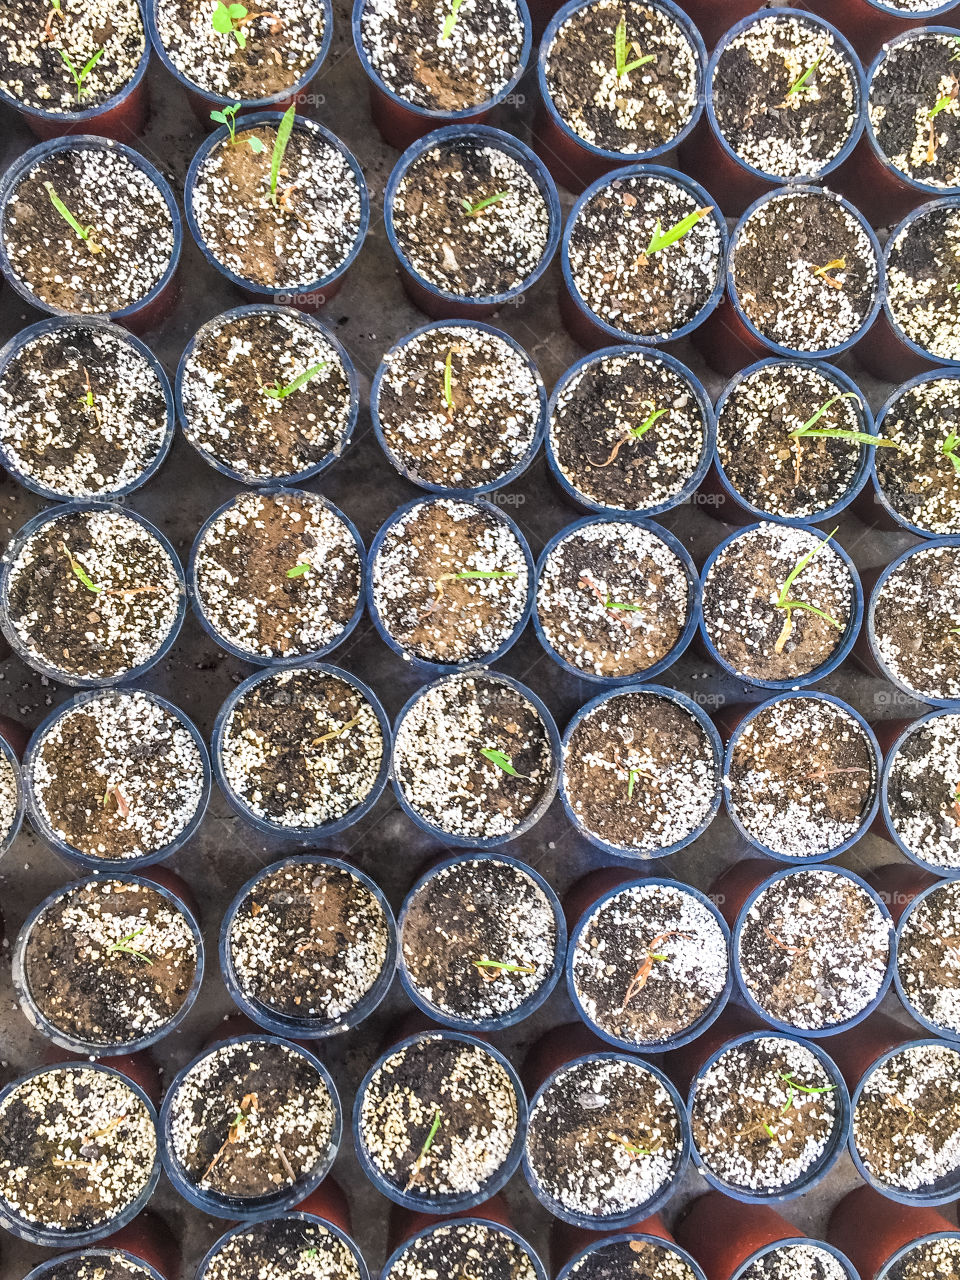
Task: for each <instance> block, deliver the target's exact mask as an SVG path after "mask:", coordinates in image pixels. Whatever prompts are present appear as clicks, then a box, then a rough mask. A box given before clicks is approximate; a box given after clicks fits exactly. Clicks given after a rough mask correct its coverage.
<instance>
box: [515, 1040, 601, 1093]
mask: <svg viewBox="0 0 960 1280" xmlns="http://www.w3.org/2000/svg"><path fill="white" fill-rule="evenodd" d="M610 1052H611V1047H610V1045H609V1044H607V1043H606V1041H604V1040H601V1039H600V1037H599V1036H595V1035H594V1034H593V1032H592V1031H589V1030H588V1029H587V1028H586V1027H585V1026H584V1025H583V1023H582V1022H568V1023H565V1024H564V1025H563V1026H561V1027H554V1028H553V1029H552V1030H550V1031H546V1032H544V1034H543V1035H542V1036H541V1037H540V1039H539V1040H537V1041H536V1042H535V1043H534V1044H532V1045H531V1046H530V1049H529V1051H528V1052H527V1056H526V1058H525V1059H524V1062H523V1066H522V1068H521V1070H520V1079H521V1080H522V1081H523V1087H524V1089H525V1090H526V1091H527V1097H528V1098H532V1097H533V1095H534V1094H535V1093H536V1091H537V1090H538V1089H539V1088H540V1086H541V1085H542V1084H543V1082H544V1080H546V1078H547V1077H548V1076H551V1075H553V1073H554V1071H556V1070H558V1069H559V1068H560V1067H562V1066H563V1064H564V1063H565V1062H572V1061H573V1059H574V1058H582V1057H584V1056H585V1055H586V1054H588V1053H610Z"/></svg>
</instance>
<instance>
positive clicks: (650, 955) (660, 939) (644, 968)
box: [620, 929, 693, 1013]
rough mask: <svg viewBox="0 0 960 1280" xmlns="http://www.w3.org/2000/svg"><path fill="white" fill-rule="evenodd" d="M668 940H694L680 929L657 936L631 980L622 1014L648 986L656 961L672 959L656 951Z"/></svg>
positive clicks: (689, 934) (624, 999) (690, 934)
mask: <svg viewBox="0 0 960 1280" xmlns="http://www.w3.org/2000/svg"><path fill="white" fill-rule="evenodd" d="M668 938H686V939H687V941H688V942H690V941H692V939H693V934H692V933H682V932H681V931H680V930H679V929H667V931H666V932H665V933H658V934H657V936H656V937H655V938H654V939H653V941H652V942H651V943H650V945H649V947H647V954H646V955H645V956H644V959H643V964H641V966H640V968H639V969H638V970H637V972H636V973H635V974H634V975H633V977H632V978H631V979H630V985H629V986H628V987H627V994H626V995H625V996H624V997H623V1004H622V1005H621V1006H620V1012H621V1013H623V1012H624V1011H625V1010H626V1008H627V1005H628V1004H629V1003H630V1001H631V1000H633V999H634V997H635V996H637V995H639V993H640V992H641V991H642V990H643V988H644V987H645V986H646V985H647V980H648V979H649V977H650V975H651V973H653V966H654V964H655V963H656V961H658V960H669V959H670V957H669V956H668V955H667V954H666V952H664V951H657V949H656V948H657V947H659V946H660V945H661V944H662V943H664V942H666V940H667V939H668Z"/></svg>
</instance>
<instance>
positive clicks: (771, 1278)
mask: <svg viewBox="0 0 960 1280" xmlns="http://www.w3.org/2000/svg"><path fill="white" fill-rule="evenodd" d="M737 1280H856V1276H855V1273H854V1271H853V1270H852V1268H851V1269H849V1270H848V1268H847V1267H845V1266H844V1264H843V1263H842V1262H841V1261H840V1259H839V1258H837V1257H835V1256H834V1255H833V1254H832V1253H828V1252H827V1250H826V1249H824V1248H823V1247H822V1246H821V1245H819V1244H815V1243H814V1242H813V1241H811V1242H810V1244H787V1245H780V1246H778V1247H777V1248H775V1249H771V1250H770V1252H769V1253H766V1254H764V1256H763V1257H762V1258H758V1259H757V1260H756V1262H752V1263H751V1264H750V1266H749V1267H747V1268H746V1270H745V1271H743V1272H742V1273H741V1275H740V1276H738V1277H737Z"/></svg>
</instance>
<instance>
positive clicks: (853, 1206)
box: [826, 1186, 960, 1280]
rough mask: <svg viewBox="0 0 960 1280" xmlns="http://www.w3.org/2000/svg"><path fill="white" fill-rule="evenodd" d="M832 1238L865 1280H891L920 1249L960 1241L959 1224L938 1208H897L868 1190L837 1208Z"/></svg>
mask: <svg viewBox="0 0 960 1280" xmlns="http://www.w3.org/2000/svg"><path fill="white" fill-rule="evenodd" d="M826 1236H827V1239H828V1240H829V1241H830V1243H831V1244H832V1245H836V1247H837V1248H838V1249H842V1250H843V1252H844V1253H845V1254H846V1255H847V1257H848V1258H849V1259H850V1261H851V1262H852V1263H853V1265H854V1266H855V1267H856V1269H857V1271H858V1272H859V1273H860V1276H861V1280H874V1277H876V1278H877V1280H891V1277H892V1276H894V1275H896V1274H897V1263H898V1262H901V1261H902V1260H903V1259H904V1258H906V1257H907V1256H909V1254H910V1253H911V1251H912V1250H913V1249H914V1248H915V1247H916V1246H917V1245H920V1246H922V1245H924V1244H929V1243H932V1242H933V1241H935V1240H937V1239H946V1240H949V1241H951V1242H956V1241H958V1240H960V1237H958V1234H957V1229H956V1227H955V1226H954V1224H953V1223H952V1222H950V1221H949V1220H948V1219H947V1218H945V1217H944V1216H943V1214H942V1213H938V1212H937V1210H936V1209H930V1208H926V1207H920V1206H918V1205H902V1204H895V1203H894V1202H893V1201H892V1200H888V1199H887V1197H886V1196H882V1195H880V1193H879V1192H878V1191H874V1189H873V1187H863V1186H861V1187H856V1188H855V1189H854V1190H853V1191H848V1192H847V1194H846V1195H845V1196H844V1197H843V1199H842V1200H840V1201H838V1202H837V1204H835V1205H834V1207H833V1211H832V1213H831V1214H830V1219H829V1221H828V1223H827V1229H826ZM932 1274H935V1273H934V1272H931V1275H932Z"/></svg>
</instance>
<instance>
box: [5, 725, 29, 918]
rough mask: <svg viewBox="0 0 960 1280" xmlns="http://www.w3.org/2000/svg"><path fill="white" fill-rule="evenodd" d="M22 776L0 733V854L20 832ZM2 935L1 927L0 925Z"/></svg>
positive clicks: (12, 750) (9, 747) (21, 819)
mask: <svg viewBox="0 0 960 1280" xmlns="http://www.w3.org/2000/svg"><path fill="white" fill-rule="evenodd" d="M23 809H24V794H23V778H22V775H21V772H20V761H19V760H18V758H17V753H16V752H15V751H14V749H13V747H12V746H11V745H10V743H9V742H8V741H7V738H6V737H5V736H4V735H3V734H2V733H0V855H2V854H4V853H6V851H7V850H8V849H9V848H10V846H11V845H12V844H13V842H14V840H16V838H17V836H18V835H19V834H20V827H21V826H22V824H23ZM0 935H2V927H0Z"/></svg>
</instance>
